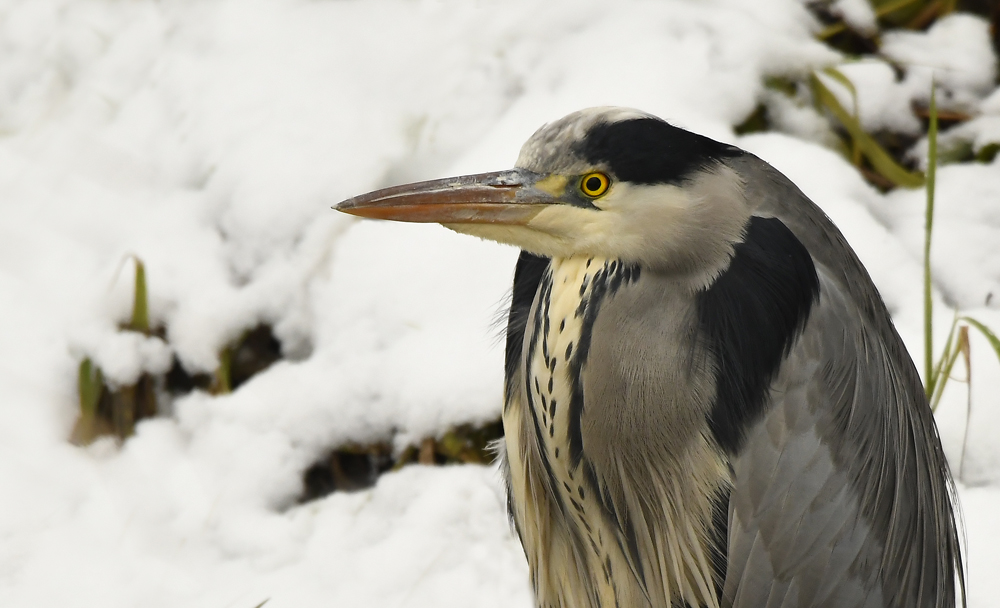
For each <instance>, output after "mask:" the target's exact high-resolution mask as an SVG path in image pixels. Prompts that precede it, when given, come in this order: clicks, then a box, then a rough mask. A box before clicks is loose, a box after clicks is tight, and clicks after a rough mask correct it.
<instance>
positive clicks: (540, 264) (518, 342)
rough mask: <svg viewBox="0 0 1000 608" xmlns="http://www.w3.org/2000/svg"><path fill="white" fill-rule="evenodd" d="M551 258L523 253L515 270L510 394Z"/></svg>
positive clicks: (507, 356)
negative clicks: (528, 326) (526, 331)
mask: <svg viewBox="0 0 1000 608" xmlns="http://www.w3.org/2000/svg"><path fill="white" fill-rule="evenodd" d="M549 261H550V260H549V258H546V257H542V256H537V255H534V254H531V253H528V252H527V251H522V252H521V255H520V256H519V257H518V258H517V266H515V267H514V287H513V289H512V293H511V298H510V312H509V313H508V314H507V345H506V348H505V351H504V386H505V389H506V392H507V394H508V395H509V394H510V391H511V388H512V387H513V384H514V379H515V378H516V377H517V371H518V367H519V366H520V363H521V350H522V348H523V345H524V328H525V327H526V326H527V324H528V314H529V313H530V312H531V303H532V302H534V301H535V294H536V293H537V292H538V285H539V283H541V282H542V275H543V274H545V269H546V268H548V267H549Z"/></svg>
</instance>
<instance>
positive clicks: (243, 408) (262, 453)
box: [0, 0, 1000, 608]
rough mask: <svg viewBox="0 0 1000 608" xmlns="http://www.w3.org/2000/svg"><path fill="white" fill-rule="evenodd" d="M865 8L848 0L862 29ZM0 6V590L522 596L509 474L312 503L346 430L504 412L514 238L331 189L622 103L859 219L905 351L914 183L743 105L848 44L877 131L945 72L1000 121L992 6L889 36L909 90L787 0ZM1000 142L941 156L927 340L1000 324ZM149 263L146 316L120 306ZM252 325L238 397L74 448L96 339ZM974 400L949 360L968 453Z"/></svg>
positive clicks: (951, 87)
mask: <svg viewBox="0 0 1000 608" xmlns="http://www.w3.org/2000/svg"><path fill="white" fill-rule="evenodd" d="M862 4H863V3H859V2H846V1H842V2H840V3H838V6H840V7H841V10H843V11H844V14H845V17H849V18H850V19H861V18H862V17H863V15H861V13H860V12H858V9H859V7H861V5H862ZM849 11H852V12H850V13H849ZM0 13H2V14H3V19H0V53H2V56H3V59H4V60H3V61H0V213H2V214H3V215H2V217H3V221H2V222H0V311H2V313H3V314H0V335H2V336H3V340H2V341H0V403H3V407H0V488H3V492H2V494H3V498H0V539H2V542H0V605H3V606H31V607H44V606H56V605H60V606H61V605H84V606H90V605H95V606H98V605H99V606H107V607H115V606H135V605H142V606H177V605H184V606H206V607H208V606H212V607H217V606H233V607H247V608H252V607H253V606H256V605H258V604H259V603H260V602H262V601H264V600H265V599H269V602H268V604H267V605H268V606H269V607H270V606H319V605H369V606H410V605H431V604H434V605H442V606H451V605H455V606H469V605H476V606H501V605H502V606H529V605H530V604H531V598H530V591H529V587H528V580H527V568H526V565H525V563H524V558H523V555H522V553H521V549H520V546H519V544H518V542H517V540H516V538H515V537H514V536H513V535H512V534H511V532H510V530H509V527H508V524H507V521H506V517H505V514H504V504H503V502H504V501H503V496H502V489H501V487H500V483H499V478H498V474H497V472H496V471H495V470H493V469H492V468H491V467H477V466H461V467H457V466H456V467H444V468H426V467H421V466H411V467H407V468H404V469H403V470H401V471H398V472H394V473H389V474H386V475H384V476H382V477H381V478H380V480H379V482H378V484H377V485H376V486H375V487H374V488H373V489H371V490H367V491H362V492H358V493H354V494H334V495H331V496H328V497H326V498H323V499H321V500H318V501H314V502H311V503H307V504H303V505H300V504H297V503H296V497H297V496H298V495H299V492H300V491H301V485H300V484H301V475H302V472H303V470H305V468H307V467H308V466H309V465H310V464H311V463H312V462H314V461H315V459H316V458H318V457H319V456H321V455H322V454H323V453H325V452H326V451H327V450H328V449H330V448H332V447H335V446H338V445H341V444H343V443H345V442H349V441H353V442H368V441H391V442H393V445H394V446H395V447H396V448H397V449H400V448H402V447H404V446H406V445H410V444H412V443H415V442H417V441H419V439H420V438H422V437H426V436H430V435H434V434H436V433H441V432H443V431H444V429H446V428H448V427H449V426H451V425H454V424H459V423H466V422H483V421H486V420H490V419H493V418H495V417H496V416H497V414H498V413H499V407H500V394H501V367H502V348H501V347H500V340H499V338H498V337H497V335H498V329H497V328H496V327H495V325H494V319H495V317H496V316H497V314H498V313H501V314H502V310H503V306H504V301H505V298H506V297H507V296H506V293H507V290H508V289H509V283H510V280H511V277H512V268H513V262H514V259H515V257H516V251H514V250H512V249H509V248H503V247H500V246H497V245H494V244H490V243H484V242H480V241H477V240H475V239H471V238H468V237H463V236H460V235H457V234H453V233H451V232H449V231H447V230H445V229H443V228H440V227H437V226H408V225H395V224H388V223H386V224H382V223H375V222H364V221H356V220H354V219H351V218H348V217H346V216H343V215H340V214H336V213H334V212H333V211H331V210H330V209H329V207H330V205H331V204H333V203H335V202H337V201H339V200H341V199H343V198H346V197H348V196H351V195H354V194H358V193H361V192H364V191H367V190H370V189H373V188H377V187H380V186H384V185H388V184H392V183H400V182H405V181H411V180H417V179H425V178H433V177H441V176H444V175H450V174H459V173H467V172H476V171H487V170H496V169H502V168H507V167H509V166H510V165H511V164H512V162H513V160H514V158H515V157H516V155H517V151H518V148H519V147H520V144H521V143H522V142H523V141H524V140H525V139H526V138H527V137H528V136H529V135H530V134H531V133H532V132H533V131H534V130H535V129H536V128H537V127H538V126H540V125H541V124H542V123H544V122H546V121H549V120H554V119H556V118H559V117H560V116H562V115H564V114H565V113H567V112H569V111H572V110H575V109H579V108H581V107H586V106H592V105H604V104H615V105H627V106H633V107H639V108H642V109H644V110H647V111H650V112H653V113H655V114H658V115H661V116H663V117H665V118H668V119H670V120H671V121H673V122H674V123H675V124H678V125H681V126H684V127H687V128H690V129H694V130H697V131H700V132H702V133H705V134H707V135H709V136H712V137H715V138H719V139H722V140H726V141H730V142H733V143H737V144H738V145H741V146H743V147H745V148H747V149H749V150H751V151H753V152H755V153H756V154H758V155H760V156H761V157H763V158H765V159H766V160H768V161H770V162H772V163H773V164H774V165H775V166H777V167H778V168H779V169H780V170H782V171H784V172H785V173H787V174H788V175H789V176H790V177H791V178H792V179H793V180H794V181H795V182H796V183H797V184H799V186H800V187H802V188H803V190H804V191H805V192H806V193H807V194H809V195H810V196H811V197H812V198H813V199H814V200H816V201H817V202H818V203H819V204H820V205H821V206H823V208H824V209H825V210H826V211H827V212H828V213H829V214H830V215H831V217H833V218H834V220H835V221H836V222H837V223H838V224H839V225H840V227H841V228H842V229H843V231H844V233H845V234H846V235H847V238H848V239H849V240H850V242H851V243H852V245H853V246H854V247H855V248H856V250H857V251H858V254H859V255H860V256H861V258H862V260H863V261H864V262H865V263H866V265H867V267H868V269H869V271H870V272H871V274H872V276H873V278H874V279H875V282H876V283H877V284H878V286H879V288H880V289H881V291H882V293H883V295H884V297H885V299H886V301H887V303H888V304H889V306H890V308H891V310H892V312H893V314H894V318H895V320H896V322H897V324H898V327H899V330H900V333H901V335H903V337H904V340H905V341H906V343H907V346H908V347H909V348H910V350H911V352H912V353H914V354H916V355H917V356H918V359H919V355H920V353H921V352H922V351H921V348H922V342H921V335H922V333H921V322H922V321H921V299H920V277H921V265H920V260H921V246H922V238H923V237H922V230H921V227H922V213H923V193H922V192H917V191H913V192H908V191H897V192H894V193H892V194H890V195H887V196H883V195H881V194H880V193H878V192H877V191H875V190H874V189H872V188H871V187H869V186H868V185H866V184H865V182H864V181H863V180H862V179H861V178H860V177H859V176H858V175H857V173H856V172H855V171H854V170H853V169H852V168H851V167H850V166H849V165H848V164H847V163H846V162H845V161H844V160H843V159H842V158H841V157H840V156H838V155H837V154H836V153H834V152H831V151H830V150H828V149H826V148H824V147H822V146H821V145H819V144H817V143H814V142H816V141H822V138H823V131H822V129H820V128H819V127H818V126H817V125H818V124H819V123H818V122H817V118H816V116H815V114H814V113H813V114H810V112H813V111H812V110H811V109H809V108H802V107H799V106H794V102H793V101H790V100H789V101H788V103H789V104H790V106H789V107H788V108H786V110H787V112H785V113H784V114H783V116H784V119H785V121H786V124H794V125H797V127H796V128H797V129H798V131H796V130H795V129H787V130H789V131H791V132H794V133H796V134H797V135H800V136H803V135H804V138H801V139H800V138H796V137H793V136H790V135H783V134H778V133H771V134H763V135H752V136H747V137H743V138H738V137H736V136H735V135H734V134H733V131H732V125H734V124H737V123H739V122H741V121H742V120H743V119H744V118H745V117H746V116H747V115H748V114H750V113H751V112H752V111H753V109H754V107H755V106H756V104H757V103H758V101H760V100H761V99H763V98H765V97H766V96H767V95H770V94H772V93H771V92H768V91H765V90H764V89H763V87H762V84H761V82H762V77H763V76H765V75H788V74H791V75H802V74H805V73H807V72H808V71H809V70H811V69H816V68H819V67H825V66H834V65H835V66H838V68H839V69H841V70H842V71H843V72H844V73H845V74H846V75H847V76H848V77H849V78H851V79H852V81H853V82H854V83H855V86H856V87H857V89H858V103H859V115H860V117H861V119H862V122H863V123H864V124H865V125H866V127H868V128H878V127H879V126H883V127H887V128H893V129H900V130H908V129H915V128H916V127H915V124H916V123H915V122H914V121H913V119H911V118H909V116H910V113H909V104H910V103H911V102H912V101H913V100H926V95H927V92H929V83H930V74H931V72H932V71H933V74H934V78H935V80H936V81H937V82H938V83H939V84H941V86H942V87H943V89H945V90H947V91H948V94H949V95H950V97H947V99H946V102H945V103H943V105H948V107H952V106H953V107H960V108H962V109H965V110H966V111H970V112H973V113H974V114H977V117H976V118H975V119H974V120H973V121H970V122H968V123H966V124H965V125H962V126H961V127H959V129H963V130H964V131H962V133H963V135H961V136H962V137H963V138H965V140H968V141H975V142H976V143H975V145H976V148H977V149H978V148H981V147H983V146H985V145H987V144H989V143H993V142H996V141H1000V138H998V137H997V132H998V131H997V127H996V118H997V115H998V113H1000V110H998V108H1000V103H998V101H997V100H998V99H1000V97H998V95H1000V91H998V90H997V89H996V85H995V80H994V78H995V75H996V58H995V57H994V56H993V55H992V51H991V50H990V47H989V45H988V39H987V38H986V36H987V24H986V23H985V22H984V21H983V20H981V19H978V18H974V17H968V16H962V15H954V16H949V17H947V18H945V19H942V20H941V21H939V22H938V23H937V24H935V25H934V26H933V27H932V28H930V30H929V31H927V32H925V33H914V34H893V35H887V36H886V37H885V43H884V47H883V52H884V54H885V56H886V57H887V58H888V59H890V60H892V61H895V62H900V63H901V64H903V65H904V66H905V68H906V75H905V77H904V79H903V80H902V81H901V82H896V81H895V79H894V78H890V76H891V69H890V68H889V66H888V63H885V62H881V61H878V60H873V61H871V62H869V63H861V64H852V63H847V62H845V60H844V59H843V58H841V57H840V56H839V55H838V54H837V53H835V52H832V51H830V50H829V49H827V48H826V47H824V46H823V45H821V44H819V43H818V42H816V41H814V40H813V39H812V37H811V33H812V32H814V31H816V30H817V27H818V26H817V24H816V23H815V22H814V21H813V20H812V19H811V18H810V17H809V15H808V14H807V12H806V11H805V9H804V8H803V6H802V5H801V3H800V2H798V1H796V0H769V1H767V2H756V3H747V2H742V1H740V0H714V1H711V2H702V3H695V2H689V1H686V0H671V1H663V2H653V1H652V0H630V1H627V2H614V3H612V2H607V1H605V0H587V1H585V2H569V0H561V1H558V2H551V3H546V4H544V5H538V4H536V3H532V2H528V1H527V0H523V1H507V2H500V1H499V0H489V1H487V0H483V1H482V2H478V3H468V2H461V1H459V0H374V1H371V2H366V3H361V2H306V1H304V0H240V1H236V0H205V1H203V2H187V1H183V0H175V1H169V2H154V1H152V0H137V1H135V2H129V3H121V2H107V1H104V0H83V1H80V0H77V1H71V0H21V1H16V0H6V1H4V2H3V3H2V4H0ZM850 15H854V16H850ZM859 23H860V22H859ZM831 86H832V85H831ZM838 94H843V91H839V92H838ZM849 101H850V100H849V96H848V98H845V104H848V103H849ZM949 104H951V105H949ZM846 107H850V106H849V105H847V106H846ZM956 131H957V130H956ZM956 137H957V136H956ZM998 163H1000V161H994V162H993V163H992V164H989V165H985V164H979V165H951V166H945V167H942V168H940V170H939V174H938V183H939V185H938V197H937V198H938V215H937V228H936V232H935V246H934V253H933V265H934V271H935V277H936V292H935V298H936V299H935V301H936V306H937V307H936V311H937V312H936V317H935V322H936V327H937V330H938V332H937V333H938V334H943V332H944V331H946V330H947V327H948V325H949V324H950V322H951V319H952V315H953V312H952V309H950V308H949V305H951V306H955V305H957V306H959V307H960V308H961V310H962V311H963V314H970V315H971V316H973V317H975V318H977V319H979V320H981V321H983V322H985V323H987V324H989V325H991V326H992V327H994V328H1000V291H998V288H1000V246H998V245H997V243H1000V238H998V237H1000V216H998V212H997V204H996V201H998V200H1000V179H998V177H997V176H998V175H1000V171H998V170H997V169H998V166H997V165H998ZM133 256H134V257H136V258H138V259H141V260H142V262H143V263H144V264H145V267H146V276H147V281H148V286H149V293H150V315H151V318H152V320H153V323H154V325H156V326H160V327H163V328H164V329H165V332H166V333H165V338H163V339H161V338H157V337H151V338H144V337H140V336H137V335H133V334H127V333H122V332H120V331H118V329H117V326H118V325H120V324H121V323H123V322H125V321H127V319H128V317H129V314H130V306H131V294H132V290H133V284H132V276H133V261H132V260H133ZM402 294H406V295H405V296H404V295H402ZM989 294H993V295H992V298H991V299H987V298H988V296H989ZM261 322H267V323H269V324H271V325H272V326H273V327H274V328H275V333H276V335H277V337H278V338H279V339H280V340H281V342H282V347H283V351H284V354H285V356H286V359H285V360H283V361H281V362H279V363H278V364H276V365H274V366H272V367H271V368H269V369H268V370H266V371H265V372H263V373H261V374H259V375H257V376H255V377H254V378H253V379H251V380H250V381H249V382H247V383H246V384H245V385H243V386H241V387H240V388H239V389H238V390H236V391H235V392H234V393H232V394H230V395H225V396H210V395H208V394H205V393H202V392H194V393H191V394H189V395H186V396H183V397H179V398H177V399H176V400H175V401H174V402H173V404H172V407H171V408H170V410H171V411H170V412H169V415H165V416H161V417H158V418H156V419H152V420H147V421H143V422H142V423H140V424H139V425H138V428H137V432H136V435H135V436H134V437H132V438H131V439H129V440H128V441H127V442H125V443H124V445H123V446H121V447H119V446H116V445H115V444H114V443H113V442H112V441H111V440H107V439H105V440H101V441H98V442H97V443H95V444H94V445H92V446H90V447H88V448H78V447H74V446H72V445H70V444H69V443H68V442H67V441H66V438H67V437H68V435H69V433H70V429H71V428H72V425H73V423H74V420H75V416H76V410H77V407H78V405H77V398H76V378H77V375H76V374H77V365H78V363H79V361H80V360H81V358H82V357H83V356H89V357H91V358H92V359H93V360H95V361H96V362H97V363H98V364H99V365H100V366H101V368H102V369H103V370H104V371H105V373H106V374H107V376H108V378H109V379H110V380H111V381H112V382H115V383H122V384H127V383H130V382H133V381H134V380H135V379H136V378H137V377H138V376H139V374H141V373H142V372H150V373H162V372H163V371H164V370H165V369H166V368H167V367H168V366H169V364H170V362H171V360H172V358H173V357H177V358H178V359H179V360H180V361H181V362H182V363H183V365H184V366H185V367H186V368H187V369H188V370H189V371H191V372H199V371H200V372H211V371H212V370H214V369H215V368H216V367H217V365H218V362H219V352H220V351H221V350H222V348H223V347H224V346H226V345H227V344H228V343H230V342H231V341H233V340H234V339H235V338H236V337H238V336H239V335H240V334H241V333H242V332H243V331H245V330H247V329H250V328H252V327H254V326H255V325H257V324H258V323H261ZM936 339H937V343H938V344H942V343H943V335H938V336H937V337H936ZM972 348H973V362H974V369H973V374H974V383H973V394H972V418H973V423H974V424H972V425H971V429H970V432H969V441H968V445H967V448H966V454H965V460H964V467H963V468H962V472H963V480H964V482H966V483H968V484H970V487H966V486H962V487H961V488H960V495H961V497H962V499H963V505H964V511H965V516H966V520H967V524H968V537H969V555H970V559H969V568H970V591H971V603H970V606H973V607H974V608H975V607H987V606H991V605H992V597H993V595H995V593H994V591H993V587H994V586H993V585H991V578H992V577H991V576H990V575H991V574H992V572H994V571H995V570H996V569H997V568H998V567H1000V548H997V546H996V542H995V541H994V539H995V538H996V533H997V530H996V525H995V517H993V515H992V514H993V513H994V512H995V511H996V509H997V508H998V507H1000V494H998V493H997V487H1000V485H998V484H1000V447H997V446H996V445H995V441H993V434H994V432H995V429H998V428H1000V408H997V407H996V395H997V394H1000V392H998V389H1000V365H998V364H997V362H996V360H995V359H994V358H993V357H992V355H991V354H990V350H989V346H988V345H987V344H986V343H985V341H984V340H983V339H982V338H981V337H980V336H978V334H976V333H975V332H973V342H972ZM965 412H966V396H965V394H964V387H963V386H961V385H956V386H955V387H953V388H951V389H949V391H947V392H946V394H945V399H944V401H943V402H942V405H941V408H940V410H939V412H938V420H939V424H940V427H941V434H942V437H943V439H944V442H945V448H946V451H947V453H948V455H949V458H950V459H951V461H952V465H953V468H954V469H955V471H956V474H957V473H958V470H959V462H960V461H961V455H962V442H963V438H964V433H965V428H966V422H967V421H966V418H965ZM972 485H976V487H971V486H972Z"/></svg>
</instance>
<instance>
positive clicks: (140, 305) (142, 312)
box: [129, 258, 149, 334]
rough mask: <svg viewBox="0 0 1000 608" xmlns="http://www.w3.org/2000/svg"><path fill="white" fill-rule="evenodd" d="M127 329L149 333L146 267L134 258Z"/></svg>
mask: <svg viewBox="0 0 1000 608" xmlns="http://www.w3.org/2000/svg"><path fill="white" fill-rule="evenodd" d="M129 329H131V330H133V331H139V332H142V333H144V334H148V333H149V296H148V293H147V291H146V265H145V264H143V263H142V260H140V259H139V258H135V294H134V296H133V300H132V322H131V323H129Z"/></svg>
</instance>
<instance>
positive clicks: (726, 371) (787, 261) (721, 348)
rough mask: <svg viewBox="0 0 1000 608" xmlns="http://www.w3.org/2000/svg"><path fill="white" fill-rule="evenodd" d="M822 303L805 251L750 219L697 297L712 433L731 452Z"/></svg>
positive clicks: (779, 229) (773, 222)
mask: <svg viewBox="0 0 1000 608" xmlns="http://www.w3.org/2000/svg"><path fill="white" fill-rule="evenodd" d="M818 297H819V278H818V277H817V275H816V267H815V265H814V264H813V260H812V257H811V256H810V255H809V252H808V251H807V250H806V248H805V246H803V245H802V243H801V242H800V241H799V240H798V239H797V238H796V237H795V235H794V234H792V231H791V230H789V229H788V227H787V226H785V225H784V224H783V223H782V222H781V221H780V220H778V219H777V218H762V217H752V218H750V222H749V223H748V224H747V229H746V238H745V239H744V241H743V242H742V243H740V244H738V245H736V247H735V253H734V255H733V259H732V261H731V262H730V265H729V268H728V269H727V270H726V271H725V272H723V273H722V275H721V276H719V278H718V279H717V280H716V281H715V283H713V284H712V286H711V287H709V288H708V289H706V290H704V291H703V292H701V293H699V294H698V300H697V306H698V324H699V328H700V330H701V333H702V335H703V337H704V338H705V340H706V343H707V346H708V348H709V350H710V351H711V353H712V354H713V355H714V357H715V361H716V366H717V369H716V395H715V403H714V405H713V408H712V411H711V413H710V414H709V420H708V422H709V427H710V428H711V430H712V433H713V434H714V436H715V438H716V440H717V441H718V443H719V445H720V447H722V449H723V450H725V451H726V452H727V453H729V454H736V453H738V452H739V450H740V448H741V447H742V443H743V440H744V436H745V434H746V430H747V428H748V427H749V426H750V425H751V424H753V423H755V422H756V421H757V420H759V419H760V417H761V416H763V414H764V410H765V406H766V400H767V396H768V391H769V389H770V386H771V382H772V381H773V380H774V377H775V375H776V374H777V371H778V368H779V366H780V365H781V361H782V359H784V357H785V356H787V354H788V351H789V350H790V349H791V347H792V344H793V343H794V342H795V339H796V338H797V336H798V334H799V333H800V332H801V331H802V328H803V327H804V326H805V323H806V321H807V319H808V318H809V311H810V309H811V308H812V305H813V303H814V302H815V301H816V300H817V299H818Z"/></svg>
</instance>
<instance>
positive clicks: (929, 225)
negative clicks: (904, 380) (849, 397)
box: [924, 81, 938, 399]
mask: <svg viewBox="0 0 1000 608" xmlns="http://www.w3.org/2000/svg"><path fill="white" fill-rule="evenodd" d="M935 87H936V85H935V83H934V81H931V106H930V110H929V112H928V114H929V115H930V124H929V125H928V128H927V218H926V220H925V222H924V372H925V374H926V375H925V376H924V377H925V380H924V384H925V386H926V388H925V392H926V394H927V398H928V399H930V398H931V395H933V394H934V384H935V380H936V378H934V323H933V320H932V318H931V317H932V316H933V314H934V304H933V302H932V301H931V233H932V231H933V229H934V178H935V174H936V173H937V130H938V121H937V118H938V117H937V95H936V94H935V91H936V89H935Z"/></svg>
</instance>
